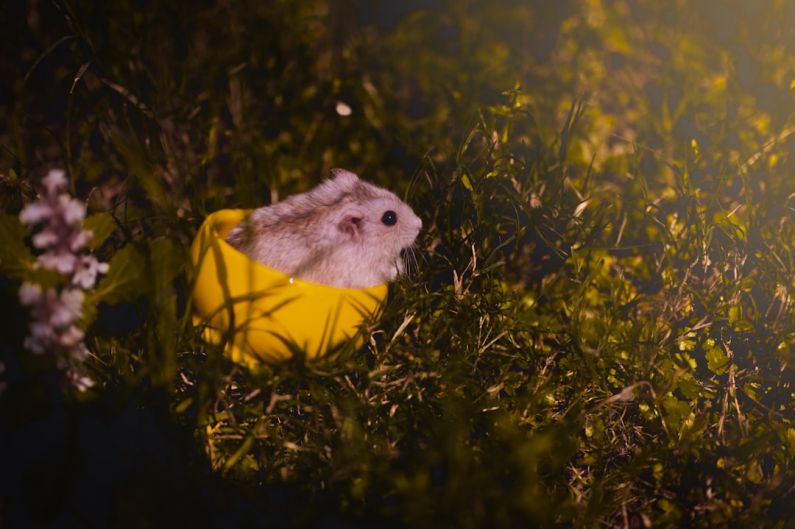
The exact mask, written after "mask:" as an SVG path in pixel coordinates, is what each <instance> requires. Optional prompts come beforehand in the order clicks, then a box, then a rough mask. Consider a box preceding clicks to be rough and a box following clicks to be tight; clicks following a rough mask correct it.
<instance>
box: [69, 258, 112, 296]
mask: <svg viewBox="0 0 795 529" xmlns="http://www.w3.org/2000/svg"><path fill="white" fill-rule="evenodd" d="M74 269H75V273H74V275H73V276H72V284H73V285H78V286H79V287H81V288H85V289H89V288H91V287H93V286H94V284H95V283H96V281H97V274H105V273H107V272H108V263H100V262H99V261H97V258H96V257H94V256H93V255H81V256H80V257H79V258H78V260H77V264H76V265H75V267H74Z"/></svg>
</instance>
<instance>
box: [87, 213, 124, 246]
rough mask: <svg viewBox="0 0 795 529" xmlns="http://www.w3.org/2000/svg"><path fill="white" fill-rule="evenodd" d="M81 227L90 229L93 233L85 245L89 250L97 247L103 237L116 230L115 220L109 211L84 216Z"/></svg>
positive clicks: (105, 237) (103, 239)
mask: <svg viewBox="0 0 795 529" xmlns="http://www.w3.org/2000/svg"><path fill="white" fill-rule="evenodd" d="M83 228H85V229H87V230H90V231H91V233H92V234H93V235H92V236H91V239H90V240H89V241H88V244H86V246H88V248H89V249H90V250H94V249H96V248H99V247H100V246H101V245H102V243H103V242H105V239H107V238H108V237H110V235H111V234H112V233H113V232H114V231H116V222H115V221H114V220H113V217H112V216H111V214H110V213H96V214H94V215H90V216H88V217H86V219H85V220H84V221H83Z"/></svg>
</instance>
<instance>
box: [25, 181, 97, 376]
mask: <svg viewBox="0 0 795 529" xmlns="http://www.w3.org/2000/svg"><path fill="white" fill-rule="evenodd" d="M42 185H43V187H44V190H43V193H42V194H41V195H40V196H39V198H38V199H37V200H36V201H34V202H32V203H30V204H27V205H26V206H25V207H24V208H23V209H22V211H21V212H20V214H19V219H20V220H21V221H22V222H23V223H24V224H26V225H27V226H28V228H30V229H31V230H35V233H34V234H33V238H32V243H33V246H34V247H35V248H37V249H39V250H43V253H42V254H41V255H39V256H38V257H37V258H36V263H35V266H36V267H39V268H45V269H48V270H54V271H56V272H58V273H59V274H61V275H63V276H66V278H67V279H68V280H69V282H68V285H67V286H63V287H60V288H58V289H56V288H48V289H46V290H45V289H43V288H42V287H41V286H40V285H37V284H32V283H27V282H25V283H22V286H21V287H20V289H19V299H20V301H21V302H22V304H23V305H24V306H27V307H30V312H31V316H32V320H31V322H30V326H29V333H30V334H29V335H28V336H27V337H26V338H25V347H26V348H27V349H28V350H30V351H31V352H33V353H35V354H44V353H49V354H52V355H53V357H54V358H55V363H56V366H57V367H58V368H59V369H61V370H63V371H64V373H65V374H66V376H67V378H68V379H69V380H70V381H71V383H72V384H73V385H74V386H75V387H76V388H77V389H78V390H80V391H85V390H86V389H88V388H89V387H91V386H92V385H93V384H94V383H93V382H92V381H91V379H89V378H88V377H86V376H85V375H84V374H83V373H82V369H81V367H82V366H81V364H82V362H83V361H84V360H85V359H86V358H88V356H89V352H88V349H87V348H86V346H85V344H84V343H83V338H84V336H85V333H84V332H83V331H82V330H81V329H80V328H79V327H78V326H77V323H78V322H79V321H80V318H81V317H82V315H83V302H84V300H85V294H84V293H83V291H84V290H89V289H91V288H93V287H94V285H95V284H96V281H97V275H98V274H104V273H106V272H107V271H108V264H107V263H100V262H99V261H97V259H96V257H94V256H93V255H90V254H88V253H85V247H86V244H87V243H88V241H89V240H90V239H91V236H92V233H91V231H90V230H84V229H83V219H84V218H85V216H86V207H85V205H84V204H83V203H82V202H80V201H79V200H76V199H74V198H72V197H71V196H69V195H68V194H67V193H65V192H64V191H65V189H66V185H67V180H66V174H65V173H64V172H63V171H60V170H52V171H50V172H49V173H48V174H47V176H45V177H44V178H43V179H42Z"/></svg>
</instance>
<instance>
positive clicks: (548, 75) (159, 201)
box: [0, 0, 795, 527]
mask: <svg viewBox="0 0 795 529" xmlns="http://www.w3.org/2000/svg"><path fill="white" fill-rule="evenodd" d="M0 9H2V10H3V11H4V13H3V15H4V16H3V20H5V21H6V23H5V25H6V26H12V25H13V26H15V27H14V28H11V27H8V28H6V29H7V30H8V31H7V34H6V36H4V37H3V39H4V40H3V44H2V46H3V47H4V56H5V57H13V58H16V60H7V61H5V62H3V63H0V75H2V77H3V78H4V79H6V80H8V83H9V92H10V94H11V97H10V99H5V100H4V101H3V104H2V105H0V119H2V120H3V122H5V123H6V124H7V126H6V127H3V128H2V129H0V142H2V146H3V149H2V151H0V173H2V179H0V186H2V188H3V193H2V199H1V200H2V202H0V203H2V207H3V211H4V213H3V214H2V216H0V246H2V248H0V252H2V253H0V270H2V273H3V276H4V277H6V278H7V280H4V282H2V283H0V287H2V288H3V289H5V291H6V294H4V296H6V298H4V299H11V295H9V294H7V293H8V292H12V293H13V292H14V291H15V288H17V287H18V282H19V280H21V279H24V278H25V277H27V276H26V275H25V274H30V273H34V272H33V271H31V270H29V268H30V267H29V263H30V262H32V260H33V255H32V254H31V253H30V251H29V250H27V246H25V245H24V244H23V239H22V237H23V235H22V233H23V232H22V231H20V228H19V226H18V223H17V221H16V218H15V216H16V214H17V213H18V212H19V210H20V208H21V206H22V203H23V201H27V200H29V199H30V198H31V197H32V196H33V193H34V191H35V188H36V185H37V177H39V176H40V175H42V174H43V173H44V169H45V168H47V167H49V166H61V165H63V166H65V167H67V168H68V174H69V176H70V177H71V186H72V189H73V192H74V193H76V194H77V196H81V197H84V198H85V199H86V200H87V203H88V206H89V211H90V212H91V213H93V214H94V215H93V216H90V217H89V219H88V220H87V222H89V223H91V226H92V229H94V231H95V235H96V237H95V240H94V241H93V244H94V245H95V246H96V248H95V251H96V252H97V254H98V255H99V256H101V257H102V259H103V260H105V261H108V262H109V263H110V271H109V273H108V274H107V275H106V276H104V277H103V278H102V279H101V281H100V283H99V285H98V287H97V291H96V294H95V295H94V297H93V298H92V299H89V300H87V301H86V304H85V306H84V321H83V326H84V328H85V329H86V330H87V332H88V338H87V340H86V342H87V345H88V346H89V348H90V349H91V351H92V352H93V354H94V355H95V359H94V360H93V363H92V364H90V365H89V367H90V368H91V369H92V371H93V376H94V378H95V379H96V380H98V382H99V383H98V386H100V387H99V388H97V389H95V391H93V393H91V394H90V395H89V396H88V397H80V398H82V399H84V400H85V401H80V400H79V399H78V400H76V401H69V402H67V403H66V405H67V406H68V410H69V413H70V416H71V417H77V418H78V419H75V420H76V421H78V423H80V424H84V423H85V422H86V421H90V419H87V418H91V417H94V416H102V417H107V416H111V417H113V416H119V417H120V416H126V415H125V414H126V413H127V412H126V411H125V410H127V407H126V406H128V404H127V403H130V402H132V403H135V404H136V405H139V406H141V407H142V408H143V409H145V410H153V411H152V413H153V414H154V415H156V416H157V417H158V420H157V424H158V425H159V426H158V428H159V430H158V431H159V432H166V434H165V437H166V438H167V439H168V440H167V441H164V442H167V443H178V446H179V450H180V451H188V452H189V453H192V454H193V455H192V456H190V457H188V458H187V459H188V460H187V461H186V462H184V468H183V467H179V468H178V469H177V470H175V472H179V473H182V474H180V475H184V476H191V477H192V478H191V479H194V478H195V476H196V475H198V476H199V477H198V478H195V479H198V480H199V483H201V488H203V491H204V492H201V491H198V492H197V491H196V490H194V489H193V488H190V489H186V490H185V491H183V494H184V495H185V498H191V500H190V501H193V498H194V497H195V498H201V497H204V496H203V495H211V496H214V497H216V498H224V499H223V500H221V499H218V500H217V501H216V502H215V503H213V502H209V503H206V504H205V505H203V506H201V507H200V508H197V509H198V511H196V512H199V513H201V515H202V516H203V515H205V514H206V515H207V516H211V517H212V519H213V520H215V521H216V523H221V522H220V521H219V520H223V519H224V518H223V516H225V513H226V512H227V511H228V510H229V509H235V508H236V507H235V506H237V508H238V509H239V512H243V513H248V514H244V515H240V516H244V517H246V516H248V517H249V518H247V519H257V520H261V519H266V520H279V521H283V523H284V524H285V525H320V524H323V523H338V524H343V525H358V524H364V525H372V524H373V522H374V521H377V522H378V523H379V524H380V525H390V524H392V525H396V526H411V527H415V526H421V527H424V526H439V525H443V526H448V525H452V526H462V527H481V526H486V525H494V526H515V525H518V524H520V523H523V524H525V525H530V526H540V527H547V526H554V525H563V526H577V527H593V526H597V525H606V526H610V527H613V526H615V527H649V526H654V527H682V526H693V527H711V526H735V527H736V526H743V527H786V526H788V524H791V519H792V514H793V512H792V505H793V504H795V497H794V495H793V491H794V488H795V480H794V479H793V468H792V461H793V460H795V424H794V423H793V409H795V408H794V407H793V385H792V384H793V366H792V364H793V357H792V354H793V353H792V351H793V348H795V320H794V319H793V298H792V296H793V290H794V289H795V282H793V278H795V256H793V248H795V224H793V220H795V219H793V211H795V210H794V209H793V206H794V205H795V202H793V200H794V199H795V178H793V177H792V175H793V173H794V172H795V167H793V164H795V157H793V156H792V153H793V151H792V145H793V143H792V142H793V140H792V137H791V135H792V133H793V132H795V103H794V102H793V93H792V90H793V82H795V81H793V79H795V49H793V48H794V47H795V40H793V39H792V38H791V37H792V29H791V28H792V27H795V18H794V17H795V10H793V9H792V7H791V6H790V5H789V4H788V3H787V2H780V1H776V0H766V1H762V2H751V1H743V0H733V1H730V2H717V1H707V2H688V1H681V2H676V8H671V7H670V6H664V5H663V4H662V3H657V2H654V1H652V0H642V1H618V2H611V3H608V2H601V1H599V0H567V1H566V2H557V3H554V5H553V3H547V2H520V1H503V2H500V3H496V4H495V3H487V2H474V1H467V2H452V1H447V0H437V1H433V2H406V3H397V2H395V3H387V2H384V3H369V2H357V1H354V0H344V1H338V2H322V1H314V0H313V1H310V0H302V1H272V2H268V3H261V2H253V1H242V2H235V3H228V2H212V1H210V0H204V1H201V2H162V1H157V0H152V1H150V2H144V3H141V2H132V1H126V0H122V1H118V2H99V1H96V2H95V1H86V2H83V1H81V2H70V1H67V0H53V2H52V3H43V2H42V3H37V2H31V3H29V4H27V5H23V4H17V3H12V5H9V6H5V7H3V8H0ZM338 102H344V103H345V104H347V105H348V106H349V107H350V108H351V109H352V113H351V115H350V116H343V115H340V114H338V113H337V112H336V111H335V108H336V106H337V103H338ZM337 166H342V167H347V168H350V169H351V170H354V171H357V172H360V173H361V174H363V175H364V176H365V177H366V178H368V179H369V180H372V181H374V182H377V183H380V184H382V185H386V186H388V187H390V188H393V189H396V190H400V191H402V192H404V194H405V196H406V197H407V200H408V201H409V202H410V203H411V205H412V206H413V207H414V208H415V211H417V213H418V214H419V215H420V217H422V218H423V220H424V224H425V226H427V229H426V230H424V231H423V233H422V234H421V241H420V244H419V248H420V263H419V266H418V270H417V271H416V272H415V273H414V274H413V275H412V276H410V277H407V278H403V279H402V280H400V281H398V282H397V283H396V284H395V285H393V287H392V288H391V291H390V302H389V304H388V306H387V307H386V309H385V313H384V315H383V318H382V319H381V321H380V322H378V323H377V324H375V325H373V328H372V333H371V339H370V341H369V344H368V345H366V346H365V347H364V348H362V350H360V351H358V352H356V353H355V354H352V355H351V356H350V357H347V358H345V359H343V360H341V361H336V362H330V361H329V362H319V363H314V364H305V363H304V362H302V361H300V360H296V361H293V362H288V363H286V364H284V365H277V366H272V367H267V368H265V369H264V370H263V372H261V373H257V374H252V373H250V372H247V371H246V370H244V369H243V368H241V367H239V366H235V365H233V364H231V363H230V362H229V361H228V360H227V359H226V358H225V357H224V356H223V354H222V353H221V351H219V350H217V348H214V347H213V346H210V345H207V344H205V343H203V341H202V340H201V338H200V336H198V334H197V333H196V331H195V330H194V329H193V328H192V324H191V318H190V301H189V292H190V288H191V285H190V279H189V277H190V274H189V271H190V270H189V266H188V262H187V261H188V260H187V253H186V248H187V246H188V244H189V242H190V240H191V238H192V236H193V235H194V233H195V231H196V229H197V228H198V226H199V225H200V223H201V221H202V219H203V218H204V217H205V216H206V215H207V214H208V213H210V212H212V211H215V210H217V209H222V208H225V207H255V206H259V205H262V204H265V203H268V202H269V201H271V200H274V199H276V198H278V197H283V196H286V195H288V194H291V193H294V192H298V191H301V190H305V189H307V188H309V187H311V186H312V185H314V184H315V183H317V182H318V181H319V180H320V178H321V177H322V176H323V175H325V174H328V170H329V169H330V168H332V167H337ZM26 263H27V264H26ZM9 303H12V304H13V303H16V302H15V301H13V300H11V301H9ZM7 327H8V328H7V329H4V333H5V335H6V338H7V339H6V340H3V341H4V342H6V343H8V344H10V345H9V346H6V347H5V348H3V349H2V350H0V352H2V354H3V358H2V361H3V362H4V363H5V364H6V365H7V367H8V373H7V374H5V375H3V376H5V377H6V379H7V380H8V382H9V386H8V388H7V390H6V392H5V393H4V394H3V395H2V396H0V409H2V413H3V414H4V418H5V419H7V420H6V421H5V424H6V425H8V426H4V429H6V433H8V434H9V435H12V434H13V435H14V436H16V437H15V439H17V438H22V439H24V438H25V436H31V435H33V434H32V433H31V430H30V428H31V426H30V424H31V422H33V421H34V420H38V419H41V418H42V417H45V416H47V413H48V410H49V408H48V406H51V405H52V404H51V403H52V401H53V400H54V399H57V397H56V396H55V393H53V392H50V393H47V395H49V396H48V397H46V398H45V397H42V396H41V391H39V389H36V388H41V387H42V385H46V380H47V378H46V377H47V376H48V373H50V370H49V369H48V368H47V366H42V365H39V364H36V363H33V362H31V361H29V359H26V357H25V356H24V355H23V354H22V353H21V337H20V336H18V329H17V327H18V325H17V324H15V320H13V319H12V320H9V322H7ZM45 393H46V392H45ZM31 395H40V396H39V397H37V399H33V398H32V397H31ZM75 398H77V397H75ZM48 402H49V403H50V404H48ZM120 403H121V404H120ZM20 410H22V411H20ZM26 414H27V415H26ZM136 417H137V415H136ZM9 418H10V419H9ZM108 420H110V419H108ZM80 421H83V422H80ZM78 431H82V430H80V429H79V428H78ZM174 431H176V432H179V434H174V435H173V436H171V433H170V432H174ZM70 435H78V434H74V432H73V433H72V434H70ZM131 435H141V436H142V438H143V437H145V436H146V435H149V436H150V438H157V439H161V437H162V435H163V434H157V435H154V434H151V433H150V434H145V433H140V434H136V432H134V431H133V432H131ZM169 436H171V437H169ZM172 437H173V439H172ZM142 443H148V441H146V439H143V440H142ZM70 453H71V452H68V451H66V452H64V454H70ZM4 455H7V454H4ZM64 457H67V456H64ZM179 461H182V459H179ZM196 467H198V468H204V467H212V469H213V472H212V473H210V472H206V473H203V472H201V471H197V470H196ZM72 472H73V473H74V474H75V475H76V476H82V475H83V474H81V472H85V471H81V470H80V469H74V470H72ZM30 474H31V472H29V471H28V470H27V469H26V468H22V469H20V470H19V471H18V474H13V475H14V476H16V475H19V476H23V477H25V479H30V478H29V475H30ZM136 476H137V474H136ZM157 476H159V474H157V473H156V472H154V473H152V474H151V475H149V474H144V475H143V477H139V478H136V479H140V480H142V481H143V482H144V483H147V482H150V481H154V480H155V479H156V477H157ZM218 476H222V478H223V479H220V480H219V478H218ZM20 479H22V478H20ZM80 479H82V478H79V477H78V478H75V480H76V481H80ZM131 479H132V478H131ZM133 481H134V480H133ZM67 482H68V480H67ZM56 483H61V482H56ZM72 486H75V487H76V486H77V485H72ZM230 487H231V488H230ZM55 488H56V489H57V487H55ZM140 489H143V490H146V489H147V487H146V486H145V485H144V486H143V487H141V486H138V485H136V486H133V485H129V484H121V485H118V490H119V491H120V492H119V496H120V498H121V499H117V500H116V503H115V504H114V505H115V506H114V507H113V510H112V511H111V512H109V513H107V516H109V517H110V519H111V520H117V519H119V518H118V517H120V516H123V514H124V513H127V512H128V511H127V510H126V509H130V510H131V511H132V512H133V513H134V512H135V509H131V508H130V507H129V505H130V504H133V505H134V504H136V503H139V504H147V502H149V503H152V504H157V505H161V507H160V511H158V512H159V513H164V512H166V511H167V512H169V513H170V514H168V515H165V514H163V515H162V516H163V517H162V518H161V519H162V520H171V521H173V518H172V516H175V514H174V513H187V512H190V510H189V509H184V508H183V507H181V505H182V503H184V502H185V501H187V500H186V499H185V498H180V497H174V499H173V502H172V503H171V504H169V505H165V504H160V503H157V501H159V499H158V498H155V497H154V495H155V492H152V493H150V495H147V493H146V492H141V490H140ZM152 490H154V491H157V490H158V489H156V488H154V489H152ZM230 490H231V491H232V492H230ZM207 491H212V492H207ZM54 496H57V494H53V496H52V497H54ZM238 496H239V497H242V498H246V499H247V500H246V501H248V503H246V504H245V505H244V506H240V504H239V503H236V502H237V501H238V500H233V499H230V497H231V498H236V497H238ZM45 497H46V498H51V496H45ZM169 498H172V497H171V496H169ZM156 500H157V501H156ZM51 501H55V500H51ZM197 501H198V502H199V503H202V501H201V500H197ZM219 502H220V503H219ZM230 505H231V507H230ZM172 507H173V509H172ZM19 509H23V508H22V507H20V508H19ZM97 509H98V510H97V511H96V512H95V514H94V515H89V517H90V516H100V514H96V513H105V510H103V509H105V508H104V507H103V508H102V509H99V508H97ZM14 512H15V513H17V514H14V516H24V515H23V514H19V513H20V512H22V511H21V510H19V511H14ZM142 512H144V513H145V514H143V515H142V516H149V515H150V514H151V511H149V510H144V511H142ZM251 513H256V514H251ZM194 515H195V516H197V517H198V516H200V515H199V514H195V513H194ZM9 516H10V515H9ZM102 516H105V514H102ZM133 516H134V515H133ZM186 516H187V514H186ZM257 516H261V517H263V518H256V517H257ZM251 517H254V518H251ZM183 521H184V519H183ZM107 523H108V522H107V521H106V519H104V518H100V519H99V522H97V525H99V526H103V525H107ZM163 523H165V521H164V522H163ZM176 523H177V524H179V520H177V521H176ZM241 523H243V522H241ZM171 525H174V523H171Z"/></svg>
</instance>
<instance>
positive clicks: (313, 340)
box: [191, 209, 387, 369]
mask: <svg viewBox="0 0 795 529" xmlns="http://www.w3.org/2000/svg"><path fill="white" fill-rule="evenodd" d="M248 213H249V211H247V210H232V209H228V210H221V211H218V212H216V213H213V214H212V215H210V216H209V217H207V219H206V220H205V221H204V224H202V227H201V229H200V230H199V233H198V234H197V235H196V238H195V239H194V241H193V246H192V248H191V253H192V257H193V264H194V273H195V276H194V277H195V284H194V290H193V303H194V316H193V322H194V324H195V325H203V326H205V327H204V336H205V339H207V340H209V341H213V342H215V343H226V351H227V353H228V354H229V355H230V356H231V358H232V359H233V360H234V361H235V362H238V363H241V364H243V365H246V366H248V367H250V368H253V369H256V368H257V367H259V366H261V365H262V363H263V362H276V361H279V360H283V359H286V358H289V357H291V356H292V355H294V354H295V353H296V352H297V351H302V352H303V354H305V355H306V357H307V358H310V359H311V358H318V357H321V356H326V355H333V354H334V353H335V352H337V351H338V350H339V349H340V348H341V347H343V346H345V345H346V344H351V343H352V341H355V342H354V343H355V345H356V346H359V345H361V343H362V341H363V336H362V335H361V334H360V333H359V332H358V331H359V328H360V326H361V324H362V322H363V321H364V320H365V318H366V317H368V316H370V315H376V316H377V315H378V314H379V313H380V309H381V306H382V303H383V302H384V300H385V299H386V295H387V286H386V285H378V286H374V287H370V288H363V289H348V288H336V287H332V286H328V285H321V284H317V283H310V282H308V281H302V280H300V279H293V278H291V277H289V276H288V275H286V274H284V273H282V272H279V271H277V270H273V269H271V268H268V267H267V266H264V265H262V264H260V263H258V262H256V261H254V260H252V259H250V258H249V257H248V256H246V255H245V254H243V253H242V252H239V251H238V250H236V249H235V248H233V247H232V246H231V245H229V244H228V243H227V242H226V241H224V238H225V237H226V235H227V234H228V233H229V232H230V231H231V230H232V228H234V227H235V226H236V225H237V224H239V223H240V222H241V221H242V220H243V219H244V218H245V217H246V215H247V214H248Z"/></svg>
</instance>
